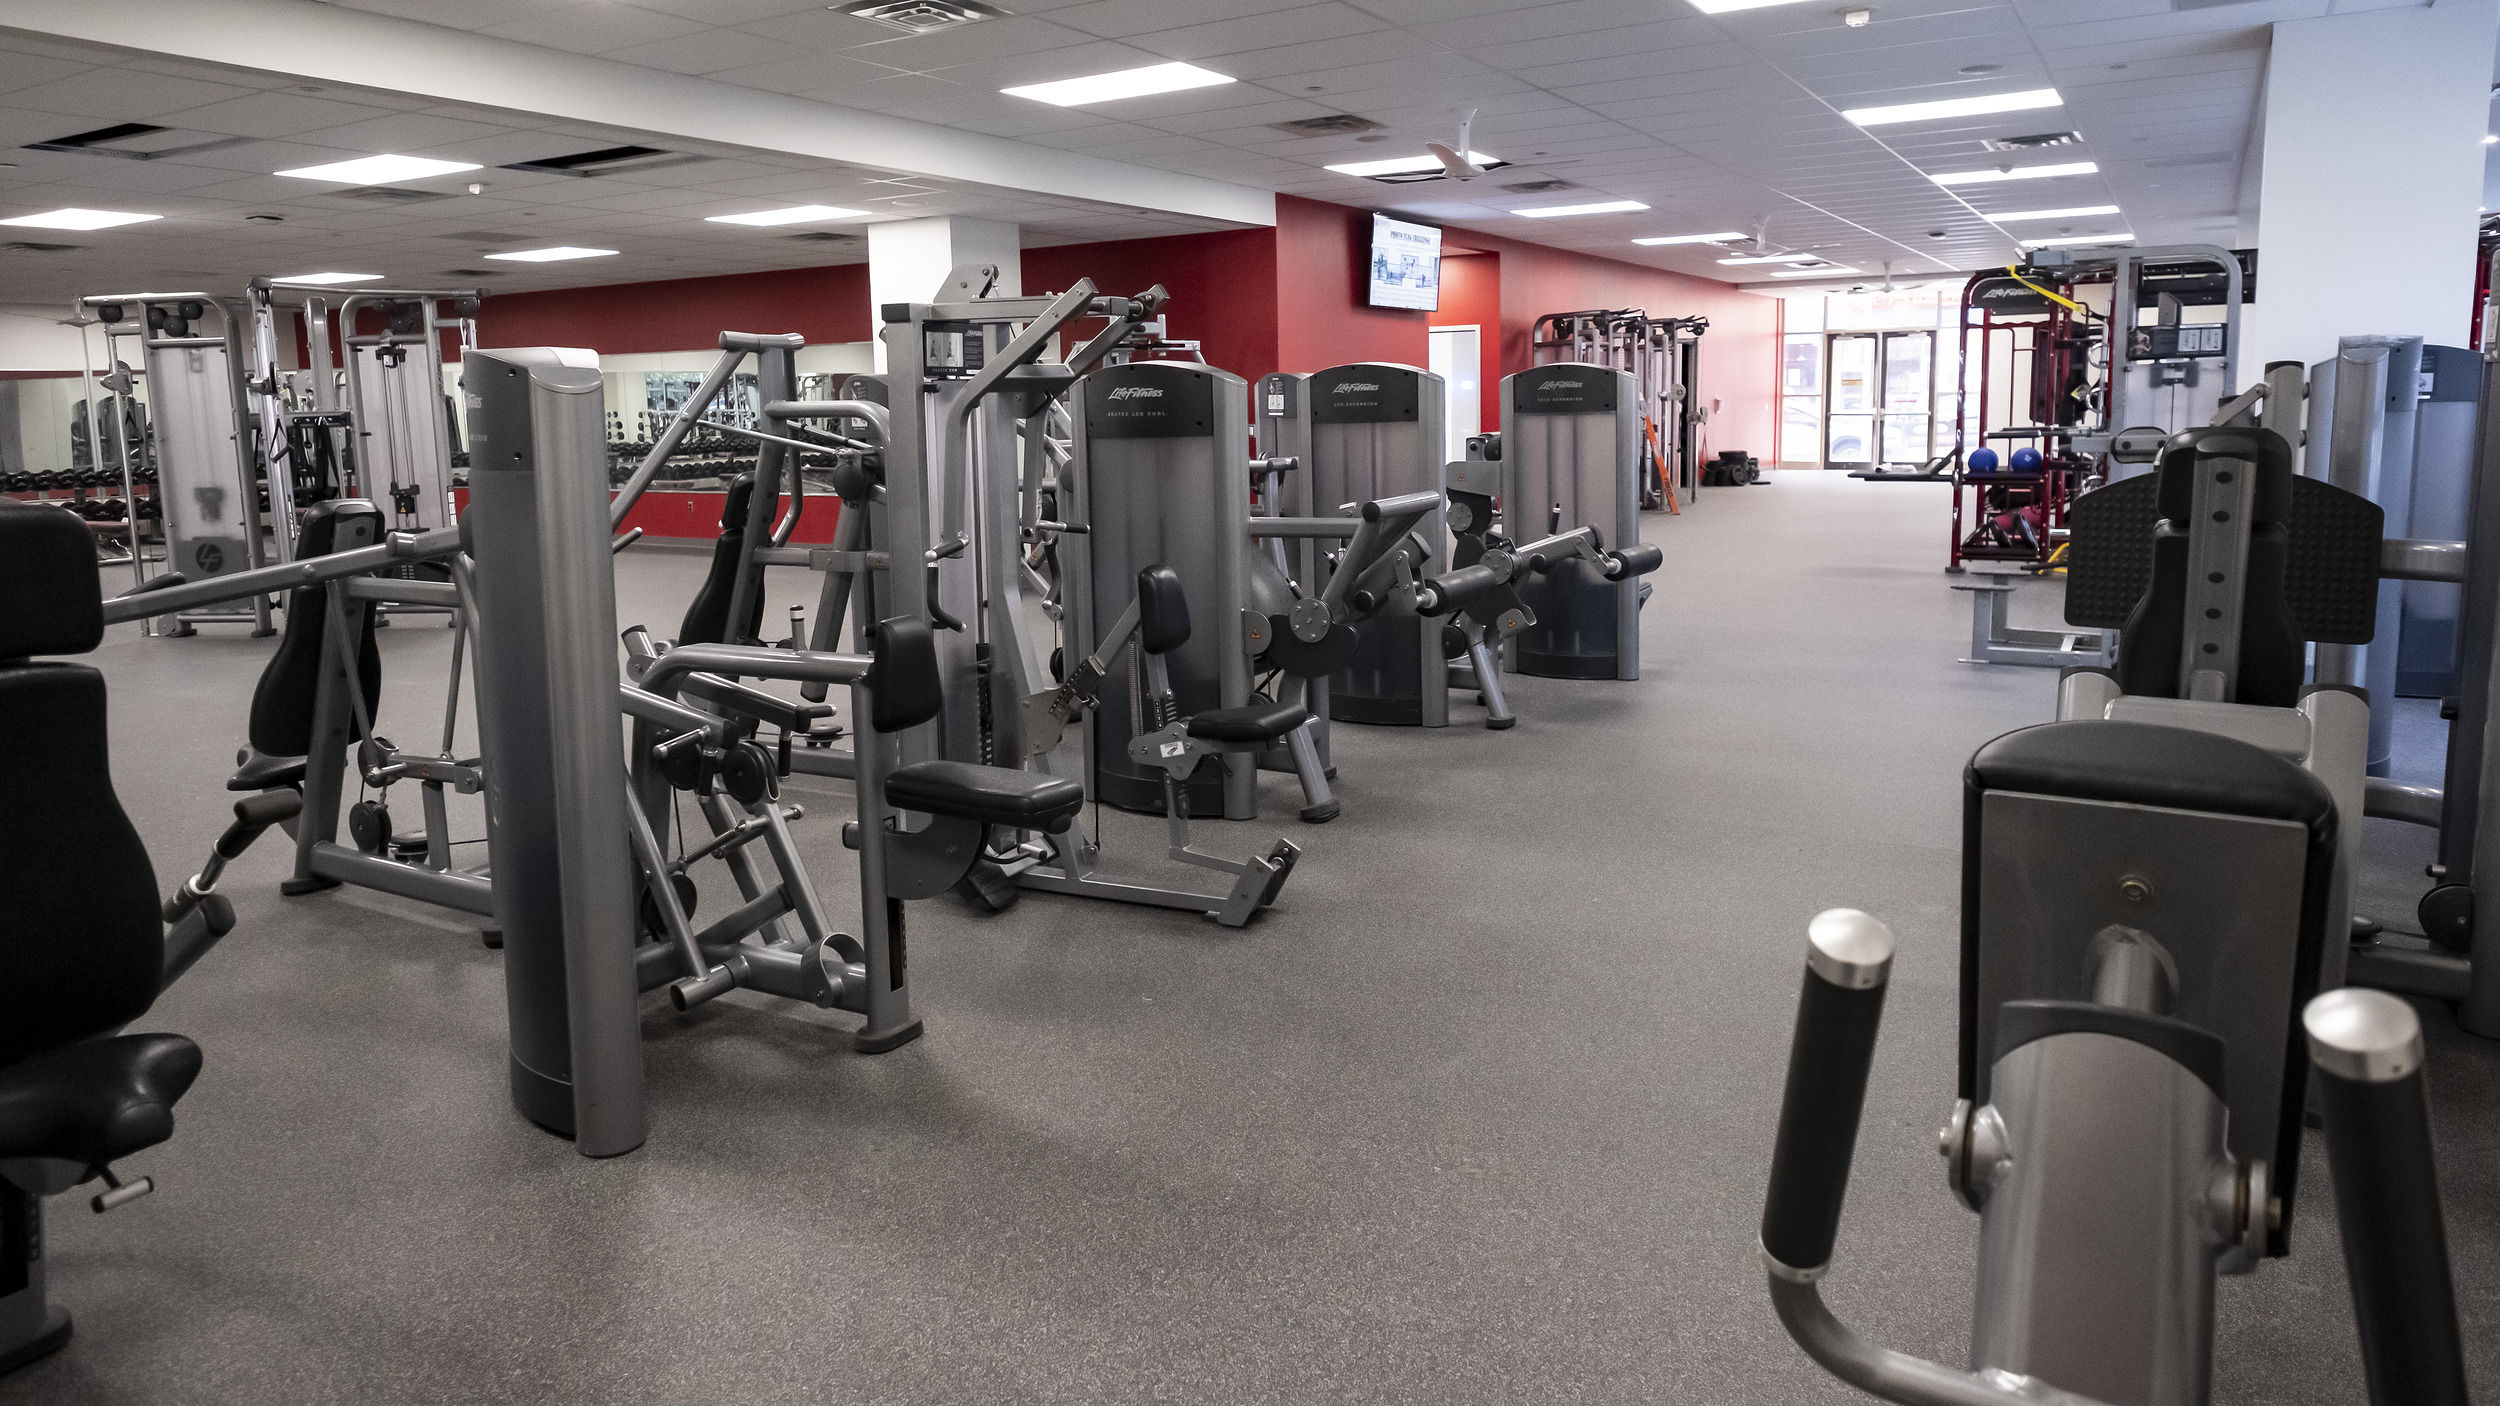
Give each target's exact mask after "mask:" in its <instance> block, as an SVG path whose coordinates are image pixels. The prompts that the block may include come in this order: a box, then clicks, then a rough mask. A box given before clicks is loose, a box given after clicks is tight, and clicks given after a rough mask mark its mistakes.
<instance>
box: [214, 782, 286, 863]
mask: <svg viewBox="0 0 2500 1406" xmlns="http://www.w3.org/2000/svg"><path fill="white" fill-rule="evenodd" d="M303 809H304V797H303V794H302V793H301V792H297V791H292V790H288V791H263V792H262V793H260V794H259V795H257V796H254V797H252V798H251V799H249V800H243V801H237V802H235V803H234V823H233V824H232V825H229V826H227V827H226V833H224V834H222V835H219V836H218V837H217V857H218V858H220V859H237V858H240V857H241V856H242V854H243V851H245V850H247V849H250V848H251V847H252V841H254V840H257V839H259V838H260V832H261V831H263V830H266V829H268V828H269V827H270V826H272V825H283V824H285V823H286V822H288V821H290V820H293V819H294V818H295V817H296V816H297V815H298V814H300V813H302V811H303Z"/></svg>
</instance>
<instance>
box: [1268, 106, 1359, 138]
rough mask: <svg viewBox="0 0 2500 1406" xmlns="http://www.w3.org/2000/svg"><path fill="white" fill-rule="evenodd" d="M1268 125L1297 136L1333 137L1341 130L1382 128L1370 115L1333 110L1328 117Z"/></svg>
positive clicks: (1307, 118)
mask: <svg viewBox="0 0 2500 1406" xmlns="http://www.w3.org/2000/svg"><path fill="white" fill-rule="evenodd" d="M1267 125H1268V126H1270V127H1272V128H1274V129H1275V130H1277V131H1279V132H1291V133H1293V134H1294V135H1295V136H1297V137H1333V136H1335V135H1337V134H1338V133H1340V132H1377V131H1379V130H1380V124H1379V123H1377V122H1374V121H1372V120H1371V119H1370V118H1368V117H1357V116H1355V115H1354V114H1353V113H1351V112H1332V113H1330V114H1328V115H1327V116H1326V117H1302V118H1296V119H1295V120H1293V121H1291V122H1270V123H1268V124H1267Z"/></svg>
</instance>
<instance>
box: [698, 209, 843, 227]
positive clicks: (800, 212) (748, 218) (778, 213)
mask: <svg viewBox="0 0 2500 1406" xmlns="http://www.w3.org/2000/svg"><path fill="white" fill-rule="evenodd" d="M867 215H868V212H867V211H865V210H845V209H843V208H842V207H841V206H839V205H793V206H791V207H789V208H788V209H786V210H750V211H748V212H747V213H746V214H743V215H706V216H704V217H703V218H704V220H705V221H706V222H707V223H710V224H716V225H803V224H808V223H810V222H812V221H816V220H857V219H865V218H866V217H867Z"/></svg>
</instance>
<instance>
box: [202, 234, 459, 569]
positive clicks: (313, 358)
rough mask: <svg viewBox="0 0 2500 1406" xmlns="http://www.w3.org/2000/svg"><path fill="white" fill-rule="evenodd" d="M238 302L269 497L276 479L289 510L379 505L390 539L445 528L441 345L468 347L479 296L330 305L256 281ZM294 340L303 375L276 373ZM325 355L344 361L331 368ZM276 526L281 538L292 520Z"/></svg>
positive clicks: (375, 291)
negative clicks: (335, 500)
mask: <svg viewBox="0 0 2500 1406" xmlns="http://www.w3.org/2000/svg"><path fill="white" fill-rule="evenodd" d="M244 296H245V302H246V305H247V306H248V309H249V313H250V321H251V328H252V357H251V363H250V365H251V374H250V376H249V378H248V379H247V380H246V382H245V391H246V393H247V395H248V397H249V399H250V404H251V409H252V415H253V421H254V426H255V430H256V434H257V439H258V444H259V449H260V454H261V457H262V459H263V461H264V463H265V464H266V466H267V469H266V471H267V473H268V476H269V480H270V483H271V485H272V489H271V491H272V493H273V494H275V493H277V492H278V491H279V485H280V481H281V480H283V481H284V483H285V486H286V490H287V494H288V501H289V502H290V503H291V504H292V505H293V506H296V507H310V506H312V504H314V503H316V502H320V501H322V500H324V499H326V498H332V497H361V498H365V499H368V500H370V501H372V502H374V503H376V504H378V505H379V506H381V508H382V509H383V511H384V512H385V513H386V514H387V515H388V517H389V519H390V526H391V530H393V531H400V532H423V531H427V530H430V529H433V528H436V527H444V526H448V525H449V524H450V523H451V521H452V519H453V516H454V514H453V511H452V489H453V486H454V483H453V479H454V471H453V463H454V459H455V457H456V456H455V452H454V436H455V435H456V433H457V430H456V425H455V419H454V415H453V412H452V406H451V400H450V396H449V395H448V394H447V392H446V391H445V389H444V379H443V344H444V342H445V341H446V339H448V340H450V341H451V342H452V343H453V344H454V345H455V346H457V347H458V348H459V349H460V350H461V352H462V354H463V355H465V354H466V352H467V351H468V349H470V348H473V347H475V346H476V345H477V309H478V304H479V301H480V299H481V298H483V296H484V294H483V293H481V292H480V291H479V290H477V289H473V288H443V289H427V288H360V289H358V290H356V291H355V292H353V293H350V294H348V295H347V296H346V297H344V298H343V299H341V300H340V302H339V303H338V305H337V306H336V307H335V308H333V307H332V306H331V305H330V302H329V298H328V296H327V295H326V294H323V293H318V292H313V291H309V290H308V289H306V288H304V287H302V286H300V285H289V284H286V283H283V282H279V281H277V280H273V279H268V278H255V279H253V280H252V281H251V284H250V285H249V287H248V288H247V289H246V290H245V295H244ZM367 314H371V319H370V320H371V322H372V324H373V325H372V330H367V329H366V324H367V321H368V318H367ZM298 336H300V337H301V339H302V343H303V345H304V347H305V351H306V360H307V365H306V366H305V367H304V368H303V370H302V371H301V372H295V371H290V370H288V369H287V368H286V367H285V366H284V365H283V362H284V360H285V354H284V352H283V351H282V350H281V349H282V348H283V347H284V346H286V345H287V344H288V343H289V342H291V341H293V340H294V339H295V338H296V337H298ZM334 346H335V349H336V353H337V355H338V356H339V357H341V358H342V360H338V361H334V360H333V359H332V357H333V348H334ZM279 520H280V521H282V522H286V523H287V524H288V526H289V529H290V530H289V532H288V534H287V536H288V537H289V538H290V539H291V536H292V521H291V519H289V518H285V517H280V518H279ZM282 559H283V558H282Z"/></svg>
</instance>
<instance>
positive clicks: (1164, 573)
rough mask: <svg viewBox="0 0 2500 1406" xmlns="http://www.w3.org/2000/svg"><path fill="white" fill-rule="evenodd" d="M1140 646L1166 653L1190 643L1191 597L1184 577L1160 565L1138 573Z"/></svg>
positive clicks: (1155, 652)
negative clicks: (1184, 587)
mask: <svg viewBox="0 0 2500 1406" xmlns="http://www.w3.org/2000/svg"><path fill="white" fill-rule="evenodd" d="M1137 643H1138V645H1139V647H1140V648H1142V649H1144V650H1145V651H1146V652H1147V653H1148V654H1164V653H1168V652H1170V651H1172V650H1175V649H1178V648H1180V647H1181V646H1182V645H1185V644H1187V643H1189V596H1188V593H1187V592H1185V591H1183V590H1182V589H1181V575H1180V573H1179V572H1177V571H1174V570H1173V569H1172V568H1170V567H1168V566H1164V565H1162V564H1160V563H1157V564H1156V565H1153V566H1149V567H1147V568H1145V569H1144V570H1142V571H1140V572H1138V573H1137Z"/></svg>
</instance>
